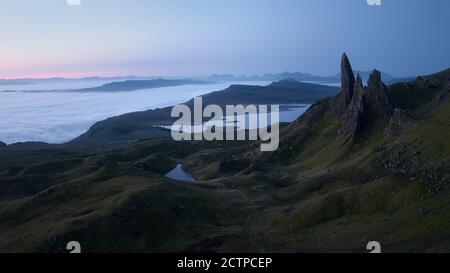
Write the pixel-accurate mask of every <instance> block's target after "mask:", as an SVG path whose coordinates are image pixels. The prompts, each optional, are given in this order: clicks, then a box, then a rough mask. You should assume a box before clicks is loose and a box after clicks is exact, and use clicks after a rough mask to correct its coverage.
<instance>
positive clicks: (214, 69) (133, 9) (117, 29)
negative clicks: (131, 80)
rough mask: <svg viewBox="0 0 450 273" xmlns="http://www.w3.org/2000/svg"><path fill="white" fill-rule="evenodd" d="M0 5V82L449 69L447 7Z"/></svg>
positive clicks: (113, 1)
mask: <svg viewBox="0 0 450 273" xmlns="http://www.w3.org/2000/svg"><path fill="white" fill-rule="evenodd" d="M66 1H72V2H76V1H78V0H39V1H35V0H0V78H3V79H5V78H25V77H40V78H42V77H84V76H119V75H139V76H200V75H209V74H212V73H232V74H238V75H241V74H246V75H252V74H265V73H279V72H284V71H291V72H297V71H298V72H308V73H312V74H316V75H333V74H336V73H338V71H339V61H340V56H341V54H342V53H343V52H347V54H348V55H349V58H350V60H351V62H352V64H353V67H354V68H356V69H358V70H371V69H373V68H377V69H380V70H382V71H384V72H387V73H390V74H393V75H394V76H414V75H424V74H430V73H433V72H437V71H440V70H443V69H446V68H448V67H450V49H449V48H450V47H449V45H450V35H449V29H450V1H449V0H381V5H380V6H371V5H368V3H367V0H345V1H336V0H214V1H212V0H126V1H125V0H81V5H68V4H67V2H66Z"/></svg>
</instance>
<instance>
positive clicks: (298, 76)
mask: <svg viewBox="0 0 450 273" xmlns="http://www.w3.org/2000/svg"><path fill="white" fill-rule="evenodd" d="M356 72H358V73H359V74H360V76H361V78H362V80H363V82H367V80H368V79H369V75H370V73H371V71H356ZM288 78H291V79H295V80H297V81H309V82H322V83H339V82H341V74H336V75H334V76H317V75H312V74H310V73H302V72H283V73H276V74H264V75H251V76H247V75H241V76H236V75H233V74H212V75H210V76H207V77H198V78H195V79H196V80H203V81H215V82H221V81H270V82H274V81H280V80H283V79H288ZM381 78H382V80H383V81H384V82H386V83H388V84H392V83H396V82H407V81H411V80H413V79H414V78H415V77H394V76H392V75H390V74H388V73H381ZM156 79H160V77H156V76H148V77H140V76H122V77H85V78H45V79H35V78H23V79H0V86H1V85H27V84H29V85H32V84H39V83H41V84H42V83H62V82H76V81H106V82H119V81H138V80H156Z"/></svg>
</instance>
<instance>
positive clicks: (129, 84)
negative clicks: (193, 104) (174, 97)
mask: <svg viewBox="0 0 450 273" xmlns="http://www.w3.org/2000/svg"><path fill="white" fill-rule="evenodd" d="M188 84H212V82H208V81H201V80H166V79H155V80H128V81H122V82H111V83H107V84H104V85H101V86H98V87H92V88H83V89H76V90H71V91H77V92H97V91H103V92H117V91H135V90H140V89H149V88H158V87H168V86H179V85H188Z"/></svg>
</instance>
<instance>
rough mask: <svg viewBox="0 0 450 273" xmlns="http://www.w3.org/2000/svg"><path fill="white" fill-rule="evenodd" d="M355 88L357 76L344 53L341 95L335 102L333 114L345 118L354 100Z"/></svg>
mask: <svg viewBox="0 0 450 273" xmlns="http://www.w3.org/2000/svg"><path fill="white" fill-rule="evenodd" d="M354 88H355V75H354V74H353V69H352V66H351V64H350V61H349V60H348V57H347V55H346V54H345V53H344V54H343V55H342V59H341V89H342V90H341V93H339V94H338V95H337V97H336V98H335V100H334V101H333V106H332V108H333V112H334V114H335V115H337V116H338V117H343V116H345V115H346V113H347V109H348V106H349V104H350V102H351V100H352V97H353V92H354Z"/></svg>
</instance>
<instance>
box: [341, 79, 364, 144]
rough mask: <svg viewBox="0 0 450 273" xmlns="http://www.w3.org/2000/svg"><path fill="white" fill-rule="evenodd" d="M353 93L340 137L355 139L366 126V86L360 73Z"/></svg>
mask: <svg viewBox="0 0 450 273" xmlns="http://www.w3.org/2000/svg"><path fill="white" fill-rule="evenodd" d="M353 91H354V92H353V97H352V100H351V101H350V104H349V106H348V110H347V113H346V115H345V118H344V121H343V123H342V127H341V129H340V130H339V135H341V136H344V135H350V136H351V137H354V136H355V135H356V134H357V133H359V132H360V131H361V130H362V129H363V128H364V126H365V124H366V116H365V110H366V109H365V108H366V105H365V94H364V85H363V83H362V79H361V77H360V76H359V73H358V76H357V78H356V83H355V85H354V90H353Z"/></svg>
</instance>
